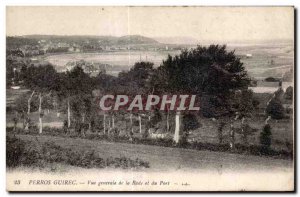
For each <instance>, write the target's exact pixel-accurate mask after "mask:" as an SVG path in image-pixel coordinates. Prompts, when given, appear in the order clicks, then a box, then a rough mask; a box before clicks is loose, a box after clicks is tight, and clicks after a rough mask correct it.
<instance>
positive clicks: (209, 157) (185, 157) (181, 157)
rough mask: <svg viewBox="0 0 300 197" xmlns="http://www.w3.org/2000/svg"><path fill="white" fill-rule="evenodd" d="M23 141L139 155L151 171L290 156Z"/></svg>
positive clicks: (244, 165)
mask: <svg viewBox="0 0 300 197" xmlns="http://www.w3.org/2000/svg"><path fill="white" fill-rule="evenodd" d="M18 137H20V138H21V139H23V140H25V141H34V142H35V143H41V144H42V143H45V142H47V141H50V142H51V141H53V142H55V143H56V144H57V145H60V146H62V147H64V148H73V149H75V150H76V149H77V150H95V151H96V153H98V154H100V157H103V158H108V157H120V156H126V157H129V158H131V159H134V158H139V159H142V160H144V161H148V162H149V163H150V169H149V170H151V171H160V170H163V171H174V170H193V171H195V170H200V171H201V170H208V169H209V170H213V171H215V170H216V171H219V170H221V169H222V170H235V171H237V170H242V171H244V170H247V169H254V170H273V169H274V168H276V169H282V170H284V169H290V168H291V167H292V161H291V160H281V159H272V158H267V157H258V156H249V155H238V154H230V153H220V152H210V151H195V150H187V149H179V148H166V147H158V146H148V145H136V144H123V143H109V142H103V141H95V140H87V139H80V138H75V139H74V138H64V137H53V136H30V135H18Z"/></svg>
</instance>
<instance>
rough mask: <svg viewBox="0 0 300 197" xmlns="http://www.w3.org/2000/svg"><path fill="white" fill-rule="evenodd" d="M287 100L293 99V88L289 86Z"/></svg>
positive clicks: (286, 92) (286, 94)
mask: <svg viewBox="0 0 300 197" xmlns="http://www.w3.org/2000/svg"><path fill="white" fill-rule="evenodd" d="M285 98H286V99H288V100H292V99H293V87H292V86H289V87H288V88H287V89H286V91H285Z"/></svg>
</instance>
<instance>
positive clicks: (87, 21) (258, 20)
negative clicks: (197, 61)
mask: <svg viewBox="0 0 300 197" xmlns="http://www.w3.org/2000/svg"><path fill="white" fill-rule="evenodd" d="M31 34H44V35H99V36H101V35H111V36H124V35H143V36H147V37H191V38H195V39H197V40H216V41H218V40H221V41H224V40H226V41H234V40H249V41H251V40H275V39H291V40H292V39H293V37H294V8H293V7H63V6H61V7H59V6H57V7H53V6H52V7H38V6H32V7H22V6H20V7H13V6H8V7H7V8H6V35H7V36H22V35H31Z"/></svg>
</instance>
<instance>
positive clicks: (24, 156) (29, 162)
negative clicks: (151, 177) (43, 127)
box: [6, 137, 150, 169]
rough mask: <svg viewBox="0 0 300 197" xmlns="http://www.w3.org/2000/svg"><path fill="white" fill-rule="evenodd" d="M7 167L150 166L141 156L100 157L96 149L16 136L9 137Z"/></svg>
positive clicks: (125, 167)
mask: <svg viewBox="0 0 300 197" xmlns="http://www.w3.org/2000/svg"><path fill="white" fill-rule="evenodd" d="M6 155H7V159H6V162H7V167H12V168H14V167H18V166H28V167H39V168H44V167H45V166H46V164H47V163H65V164H68V165H71V166H78V167H82V168H105V167H114V168H123V169H129V168H149V167H150V165H149V162H147V161H143V160H141V159H139V158H136V159H130V158H127V157H115V158H113V157H109V158H107V159H104V158H101V157H99V154H96V153H95V150H86V151H76V150H72V149H70V148H63V147H61V146H59V145H56V144H55V143H54V142H46V143H44V144H41V147H40V146H37V145H36V144H32V143H29V146H28V142H26V146H25V142H24V141H22V140H20V139H18V138H16V137H13V138H11V137H7V153H6Z"/></svg>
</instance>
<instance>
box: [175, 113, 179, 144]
mask: <svg viewBox="0 0 300 197" xmlns="http://www.w3.org/2000/svg"><path fill="white" fill-rule="evenodd" d="M179 131H180V112H177V113H176V116H175V133H174V141H175V142H176V143H178V142H179Z"/></svg>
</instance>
